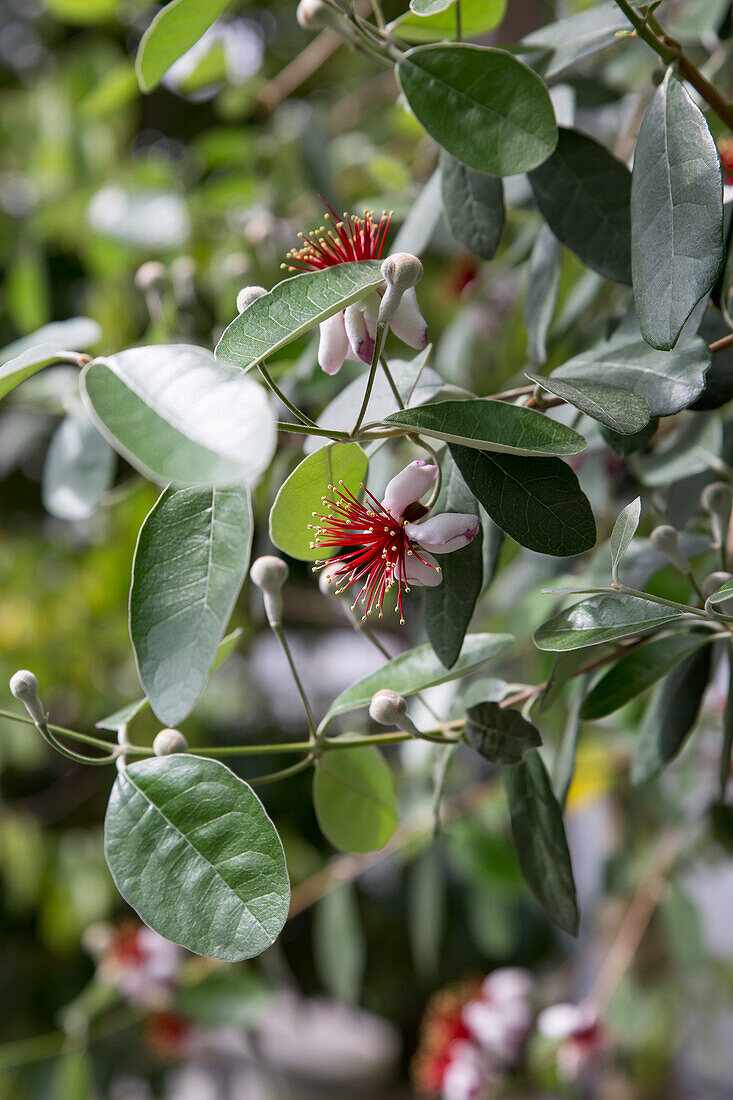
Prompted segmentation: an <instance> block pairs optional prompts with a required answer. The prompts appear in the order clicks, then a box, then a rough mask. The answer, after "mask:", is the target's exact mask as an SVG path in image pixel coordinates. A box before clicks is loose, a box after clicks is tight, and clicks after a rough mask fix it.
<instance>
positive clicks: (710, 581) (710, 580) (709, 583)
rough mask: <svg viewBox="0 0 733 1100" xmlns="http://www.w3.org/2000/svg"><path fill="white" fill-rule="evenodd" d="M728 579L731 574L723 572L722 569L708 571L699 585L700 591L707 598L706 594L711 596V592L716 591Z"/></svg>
mask: <svg viewBox="0 0 733 1100" xmlns="http://www.w3.org/2000/svg"><path fill="white" fill-rule="evenodd" d="M730 579H731V574H730V573H724V572H723V571H722V569H720V570H718V571H717V572H716V573H709V574H708V576H707V577H706V578H705V580H704V581H703V582H702V584H701V585H700V591H701V592H702V594H703V596H704V597H705V599H707V598H708V596H712V594H713V592H717V591H718V589H719V588H722V587H723V585H724V584H725V583H726V582H727V581H729V580H730Z"/></svg>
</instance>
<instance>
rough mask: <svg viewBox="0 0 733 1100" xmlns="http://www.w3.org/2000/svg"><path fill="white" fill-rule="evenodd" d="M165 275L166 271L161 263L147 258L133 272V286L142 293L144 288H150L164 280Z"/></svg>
mask: <svg viewBox="0 0 733 1100" xmlns="http://www.w3.org/2000/svg"><path fill="white" fill-rule="evenodd" d="M166 275H167V272H166V269H165V266H164V265H163V264H162V263H160V262H159V261H158V260H148V261H147V263H144V264H141V265H140V267H139V268H138V269H137V271H136V272H135V286H136V287H137V289H138V290H142V292H143V294H144V293H145V291H146V290H152V289H153V287H155V286H157V285H158V283H163V282H165V279H166Z"/></svg>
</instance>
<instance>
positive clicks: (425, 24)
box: [390, 0, 506, 42]
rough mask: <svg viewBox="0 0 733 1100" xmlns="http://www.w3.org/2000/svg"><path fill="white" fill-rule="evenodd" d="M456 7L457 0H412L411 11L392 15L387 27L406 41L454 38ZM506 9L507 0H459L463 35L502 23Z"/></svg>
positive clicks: (469, 36) (466, 35) (473, 35)
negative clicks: (392, 21) (395, 17)
mask: <svg viewBox="0 0 733 1100" xmlns="http://www.w3.org/2000/svg"><path fill="white" fill-rule="evenodd" d="M418 7H419V9H420V10H418ZM455 7H456V0H411V3H410V11H409V12H405V14H404V15H401V16H399V17H398V18H397V19H395V21H394V23H392V24H391V25H390V30H394V31H395V32H396V34H397V35H398V37H399V38H402V39H404V41H405V42H436V41H438V40H440V39H445V38H455V37H456V32H457V24H456V12H455ZM505 12H506V0H461V33H462V35H463V37H464V38H476V37H477V36H478V35H480V34H487V33H488V32H489V31H493V29H494V28H495V27H498V26H499V23H501V21H502V19H503V18H504V13H505ZM411 13H412V14H411ZM416 16H419V17H420V18H415V17H416Z"/></svg>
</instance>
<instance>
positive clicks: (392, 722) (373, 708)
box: [369, 688, 407, 726]
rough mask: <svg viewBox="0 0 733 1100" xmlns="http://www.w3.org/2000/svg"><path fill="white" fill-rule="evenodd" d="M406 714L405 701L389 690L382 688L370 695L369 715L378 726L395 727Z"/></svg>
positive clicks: (402, 697)
mask: <svg viewBox="0 0 733 1100" xmlns="http://www.w3.org/2000/svg"><path fill="white" fill-rule="evenodd" d="M406 713H407V700H406V699H405V698H404V696H402V695H398V694H397V692H396V691H392V690H391V689H390V688H382V690H381V691H377V692H375V694H374V695H372V701H371V703H370V704H369V714H370V715H371V717H372V718H373V719H374V721H375V722H378V723H379V725H380V726H397V725H399V723H400V721H401V720H402V718H403V717H404V716H405V714H406Z"/></svg>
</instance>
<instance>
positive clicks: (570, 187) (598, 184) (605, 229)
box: [529, 129, 631, 283]
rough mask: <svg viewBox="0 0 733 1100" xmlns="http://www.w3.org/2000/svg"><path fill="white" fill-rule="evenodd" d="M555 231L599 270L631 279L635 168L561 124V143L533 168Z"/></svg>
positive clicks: (539, 195) (532, 179)
mask: <svg viewBox="0 0 733 1100" xmlns="http://www.w3.org/2000/svg"><path fill="white" fill-rule="evenodd" d="M529 180H530V183H531V184H532V190H533V191H534V195H535V198H536V200H537V205H538V206H539V208H540V212H541V214H542V216H543V217H544V218H545V220H546V222H547V224H548V225H549V227H550V229H551V230H552V232H553V233H554V234H555V236H556V237H557V238H558V240H560V241H562V243H563V244H564V245H566V246H567V247H568V248H569V249H571V251H572V252H574V253H575V255H576V256H578V257H579V258H580V259H581V260H582V261H583V263H584V264H587V265H588V267H592V268H593V270H594V271H597V272H598V273H599V275H603V276H605V278H607V279H615V280H616V282H619V283H631V215H630V210H629V204H630V201H631V173H630V172H629V170H628V168H627V167H626V165H625V164H622V163H621V161H620V160H617V159H616V157H614V156H612V155H611V154H610V153H609V152H608V150H607V149H605V148H604V147H603V146H602V145H599V144H598V142H597V141H594V140H593V138H591V137H588V136H587V134H581V133H579V132H578V131H577V130H565V129H560V131H559V136H558V142H557V147H556V149H555V151H554V153H553V154H552V156H550V157H548V159H547V160H546V161H545V162H544V164H541V165H540V166H539V167H538V168H535V169H534V171H533V172H530V176H529Z"/></svg>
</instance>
